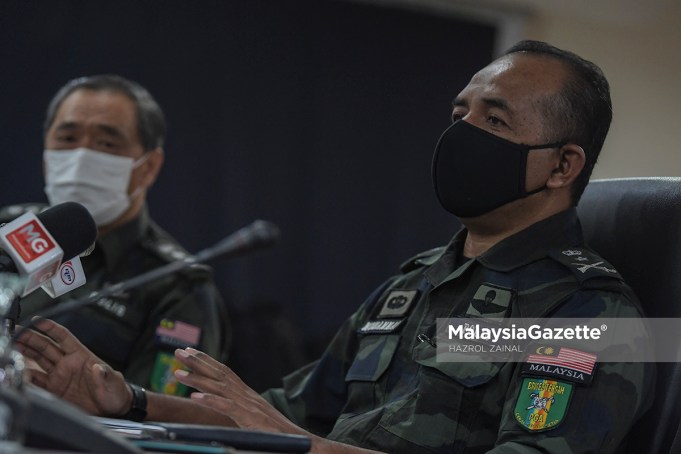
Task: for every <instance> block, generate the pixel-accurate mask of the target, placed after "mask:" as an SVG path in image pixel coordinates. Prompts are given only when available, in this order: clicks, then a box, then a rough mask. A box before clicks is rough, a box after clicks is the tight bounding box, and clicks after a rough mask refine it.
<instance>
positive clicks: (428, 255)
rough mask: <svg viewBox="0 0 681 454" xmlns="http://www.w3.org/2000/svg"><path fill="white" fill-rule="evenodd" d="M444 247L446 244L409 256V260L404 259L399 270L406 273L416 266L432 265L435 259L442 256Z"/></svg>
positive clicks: (445, 247)
mask: <svg viewBox="0 0 681 454" xmlns="http://www.w3.org/2000/svg"><path fill="white" fill-rule="evenodd" d="M446 249H447V246H440V247H436V248H433V249H430V250H427V251H424V252H421V253H420V254H417V255H415V256H413V257H411V258H410V259H409V260H406V261H404V262H403V263H402V264H401V265H400V271H402V272H403V273H407V272H409V271H412V270H415V269H416V268H419V267H420V266H428V265H432V264H433V263H435V261H436V260H437V259H439V258H440V257H441V256H442V254H444V252H445V250H446Z"/></svg>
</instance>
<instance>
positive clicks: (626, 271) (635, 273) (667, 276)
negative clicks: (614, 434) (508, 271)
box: [578, 177, 681, 454]
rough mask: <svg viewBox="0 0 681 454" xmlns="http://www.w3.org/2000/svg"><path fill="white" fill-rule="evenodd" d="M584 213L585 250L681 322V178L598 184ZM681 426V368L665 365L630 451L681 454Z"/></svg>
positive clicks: (590, 189) (650, 309)
mask: <svg viewBox="0 0 681 454" xmlns="http://www.w3.org/2000/svg"><path fill="white" fill-rule="evenodd" d="M578 212H579V215H580V218H581V220H582V226H583V228H584V235H585V239H586V243H587V244H588V245H589V246H590V247H591V248H593V249H594V250H595V251H596V252H598V253H599V254H600V255H602V256H603V257H604V258H605V259H607V260H608V261H609V262H610V263H612V264H613V265H614V266H615V268H617V270H618V271H619V272H620V274H621V275H622V276H623V277H624V278H625V280H626V281H627V283H628V284H629V285H630V286H631V287H632V288H633V289H634V291H635V292H636V294H637V296H638V297H639V299H640V300H641V304H642V305H643V309H644V311H645V313H646V316H648V317H656V318H657V317H659V318H667V317H674V318H677V317H681V178H679V177H669V178H662V177H659V178H658V177H650V178H621V179H611V180H594V181H592V182H591V183H589V185H588V186H587V189H586V191H585V192H584V196H583V197H582V200H581V201H580V203H579V207H578ZM679 350H680V351H681V345H680V346H679ZM680 422H681V363H659V364H658V367H657V379H656V385H655V390H654V403H653V409H652V410H651V411H649V412H648V414H647V415H646V416H645V417H644V418H643V419H642V420H641V421H640V422H639V423H638V424H637V425H636V427H634V428H633V430H632V433H631V434H630V441H629V446H628V450H627V452H628V453H632V454H633V453H637V454H639V453H648V454H668V453H670V452H681V451H679V448H681V439H677V440H676V444H675V443H674V439H675V437H676V434H677V431H679V429H680ZM673 445H674V446H673Z"/></svg>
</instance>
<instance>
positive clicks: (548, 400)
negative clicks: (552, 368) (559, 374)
mask: <svg viewBox="0 0 681 454" xmlns="http://www.w3.org/2000/svg"><path fill="white" fill-rule="evenodd" d="M571 396H572V385H571V384H570V383H565V382H561V381H556V380H546V379H543V378H525V379H524V380H523V384H522V386H521V387H520V392H519V393H518V400H517V401H516V404H515V410H514V414H515V419H516V421H518V423H519V424H520V425H521V426H523V427H524V428H525V429H527V430H529V431H530V432H539V431H542V430H549V429H553V428H556V427H558V425H559V424H560V423H561V422H563V419H565V414H566V413H567V409H568V405H569V403H570V397H571Z"/></svg>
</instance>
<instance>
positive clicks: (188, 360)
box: [175, 348, 230, 380]
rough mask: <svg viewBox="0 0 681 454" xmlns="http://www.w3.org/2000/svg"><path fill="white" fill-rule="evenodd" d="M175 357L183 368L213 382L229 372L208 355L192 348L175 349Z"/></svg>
mask: <svg viewBox="0 0 681 454" xmlns="http://www.w3.org/2000/svg"><path fill="white" fill-rule="evenodd" d="M175 357H176V358H177V359H178V360H179V361H180V362H181V363H182V364H183V365H184V366H186V367H187V368H189V369H191V370H192V371H194V373H196V374H198V375H202V376H205V377H208V378H211V379H213V380H218V379H220V377H221V376H223V375H224V374H225V373H227V372H228V371H229V370H230V369H229V368H228V367H227V366H225V365H224V364H222V363H220V362H219V361H216V360H214V359H213V358H211V357H210V356H209V355H207V354H205V353H203V352H200V351H198V350H195V349H193V348H186V349H184V350H182V349H177V350H175Z"/></svg>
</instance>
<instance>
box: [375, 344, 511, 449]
mask: <svg viewBox="0 0 681 454" xmlns="http://www.w3.org/2000/svg"><path fill="white" fill-rule="evenodd" d="M412 360H413V361H414V362H416V363H418V364H419V365H420V366H421V367H420V368H419V372H418V385H417V388H416V389H415V391H414V392H412V393H410V394H408V395H406V396H404V398H403V399H401V400H400V401H398V402H395V403H394V404H391V405H389V406H388V408H387V409H386V412H385V413H384V415H383V417H382V418H381V421H380V423H379V424H380V426H381V427H382V428H383V429H384V430H385V432H389V433H391V434H393V435H397V436H398V437H400V438H401V439H405V440H408V441H410V442H412V443H414V444H416V445H419V446H421V447H424V448H425V449H427V450H429V451H432V452H447V453H452V452H455V453H456V452H463V451H464V450H465V449H473V448H475V447H477V448H482V447H483V446H485V447H487V448H491V446H492V445H493V444H494V441H495V440H496V432H497V430H496V428H497V427H498V426H499V421H500V417H501V410H502V407H503V403H504V399H505V394H506V391H507V387H508V386H507V384H508V383H506V381H507V379H506V378H505V377H504V374H500V371H502V370H505V369H508V368H507V367H506V366H507V365H504V364H499V363H485V362H459V363H455V362H437V361H436V357H435V348H434V347H432V346H431V345H429V344H427V343H421V344H418V345H416V346H415V348H414V351H413V355H412ZM386 441H387V440H386ZM485 450H486V449H485Z"/></svg>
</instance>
